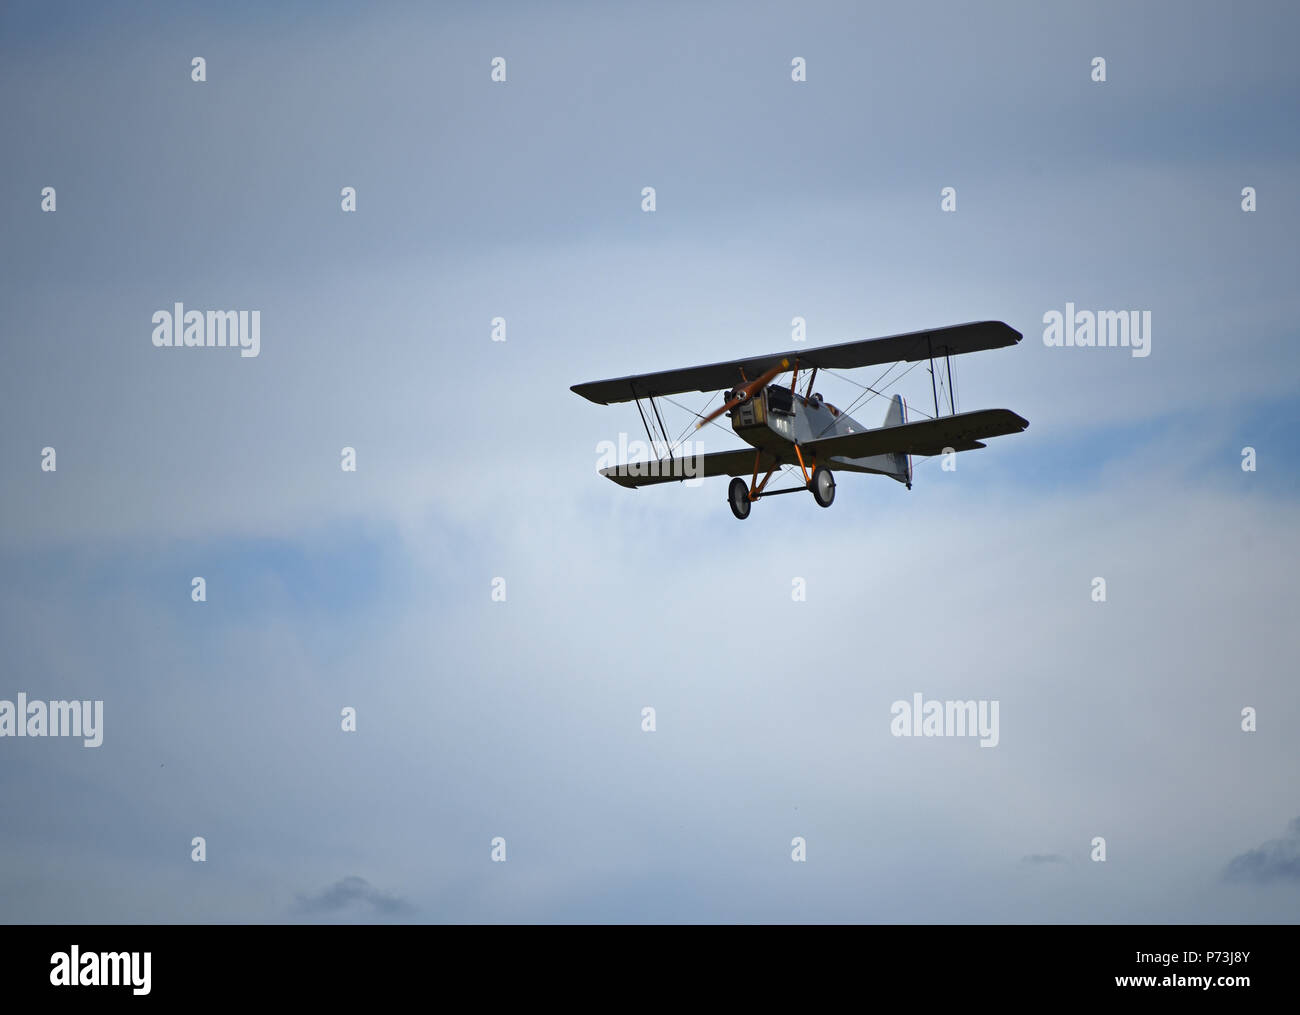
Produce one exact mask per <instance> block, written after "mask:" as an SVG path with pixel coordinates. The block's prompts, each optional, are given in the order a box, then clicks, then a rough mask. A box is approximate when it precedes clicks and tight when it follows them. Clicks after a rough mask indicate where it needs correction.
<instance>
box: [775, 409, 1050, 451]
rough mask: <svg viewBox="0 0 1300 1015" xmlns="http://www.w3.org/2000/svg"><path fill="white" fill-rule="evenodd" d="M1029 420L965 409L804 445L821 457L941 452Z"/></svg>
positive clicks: (968, 446) (1015, 429)
mask: <svg viewBox="0 0 1300 1015" xmlns="http://www.w3.org/2000/svg"><path fill="white" fill-rule="evenodd" d="M1027 426H1029V421H1028V420H1026V419H1022V418H1021V417H1019V416H1017V415H1016V414H1015V413H1014V412H1012V411H1011V410H1010V409H980V410H979V411H978V412H962V413H958V414H957V415H955V416H940V417H939V418H938V419H925V420H921V421H920V422H919V423H901V424H899V425H897V426H882V427H880V428H879V429H876V430H864V431H862V432H861V433H849V434H840V435H839V436H836V437H823V438H822V439H820V440H815V441H808V442H806V443H804V444H802V445H801V447H802V448H803V449H804V450H805V451H813V452H816V454H817V458H818V460H819V461H823V460H824V459H825V458H828V457H831V456H832V455H842V456H843V457H845V458H864V457H866V456H868V455H886V454H891V453H899V454H904V455H941V454H944V453H945V449H947V448H951V449H952V450H953V451H971V450H974V449H975V448H982V447H984V445H983V444H982V443H980V442H981V441H982V440H983V439H984V438H987V437H1001V436H1003V435H1004V434H1009V433H1020V432H1021V431H1022V430H1024V429H1025V428H1026V427H1027Z"/></svg>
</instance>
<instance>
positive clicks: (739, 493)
mask: <svg viewBox="0 0 1300 1015" xmlns="http://www.w3.org/2000/svg"><path fill="white" fill-rule="evenodd" d="M727 503H728V504H730V505H731V513H732V514H733V515H735V516H736V517H737V518H739V519H740V520H741V521H744V520H745V519H746V518H748V517H749V509H750V508H751V507H753V504H751V503H750V500H749V484H748V483H746V482H745V481H744V480H743V479H741V478H740V477H739V476H737V477H736V478H735V479H733V480H732V481H731V486H729V487H728V488H727Z"/></svg>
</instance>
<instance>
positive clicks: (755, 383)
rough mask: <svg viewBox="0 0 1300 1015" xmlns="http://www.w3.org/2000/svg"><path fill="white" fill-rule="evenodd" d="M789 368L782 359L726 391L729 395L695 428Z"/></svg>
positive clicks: (739, 401)
mask: <svg viewBox="0 0 1300 1015" xmlns="http://www.w3.org/2000/svg"><path fill="white" fill-rule="evenodd" d="M789 368H790V361H789V360H788V359H783V360H781V363H780V365H779V366H774V367H773V368H772V369H771V370H767V371H765V372H764V373H763V375H762V376H761V377H756V378H754V379H753V380H752V381H750V382H749V383H747V384H742V385H741V386H740V387H738V388H736V389H735V390H734V391H729V392H727V394H728V395H730V396H731V397H730V398H729V399H728V400H727V401H726V402H724V403H723V404H722V405H720V406H719V407H718V408H716V409H714V410H713V411H712V412H711V413H709V414H708V415H707V416H705V417H704V418H703V419H701V420H700V421H699V422H698V423H696V424H695V429H696V430H698V429H699V428H700V427H702V426H704V425H705V424H706V423H711V422H713V421H714V420H715V419H717V418H718V417H719V416H721V415H722V414H723V413H724V412H730V411H731V410H732V409H734V408H735V407H736V406H738V405H739V404H740V403H741V402H747V401H749V400H750V399H751V398H753V397H754V396H755V395H757V394H758V393H759V392H760V391H762V390H763V389H764V388H765V387H767V386H768V385H769V384H771V383H772V381H773V380H775V379H776V377H777V375H779V374H782V373H784V372H785V371H786V370H788V369H789Z"/></svg>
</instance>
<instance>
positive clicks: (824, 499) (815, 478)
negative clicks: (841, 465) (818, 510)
mask: <svg viewBox="0 0 1300 1015" xmlns="http://www.w3.org/2000/svg"><path fill="white" fill-rule="evenodd" d="M809 486H811V487H812V495H813V500H815V501H816V502H817V503H818V504H820V505H821V506H822V507H830V506H831V504H832V502H833V501H834V500H835V477H834V476H832V475H831V470H830V469H828V468H826V467H825V466H822V465H819V466H817V468H815V469H813V474H812V482H811V483H810V484H809Z"/></svg>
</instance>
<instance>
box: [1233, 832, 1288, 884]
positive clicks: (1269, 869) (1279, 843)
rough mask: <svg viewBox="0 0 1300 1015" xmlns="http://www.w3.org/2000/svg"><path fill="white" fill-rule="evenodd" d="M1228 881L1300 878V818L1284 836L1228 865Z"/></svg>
mask: <svg viewBox="0 0 1300 1015" xmlns="http://www.w3.org/2000/svg"><path fill="white" fill-rule="evenodd" d="M1223 877H1224V879H1225V880H1227V881H1253V882H1255V883H1257V884H1266V883H1268V882H1272V881H1300V818H1296V819H1295V820H1294V821H1292V822H1291V824H1290V825H1288V826H1287V830H1286V834H1285V835H1283V836H1282V838H1280V839H1270V840H1269V841H1268V842H1266V843H1264V845H1262V846H1259V847H1257V848H1255V849H1249V850H1247V851H1246V852H1244V853H1242V854H1240V855H1238V856H1234V857H1233V858H1232V859H1231V860H1229V861H1228V866H1227V867H1226V868H1224V871H1223Z"/></svg>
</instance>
